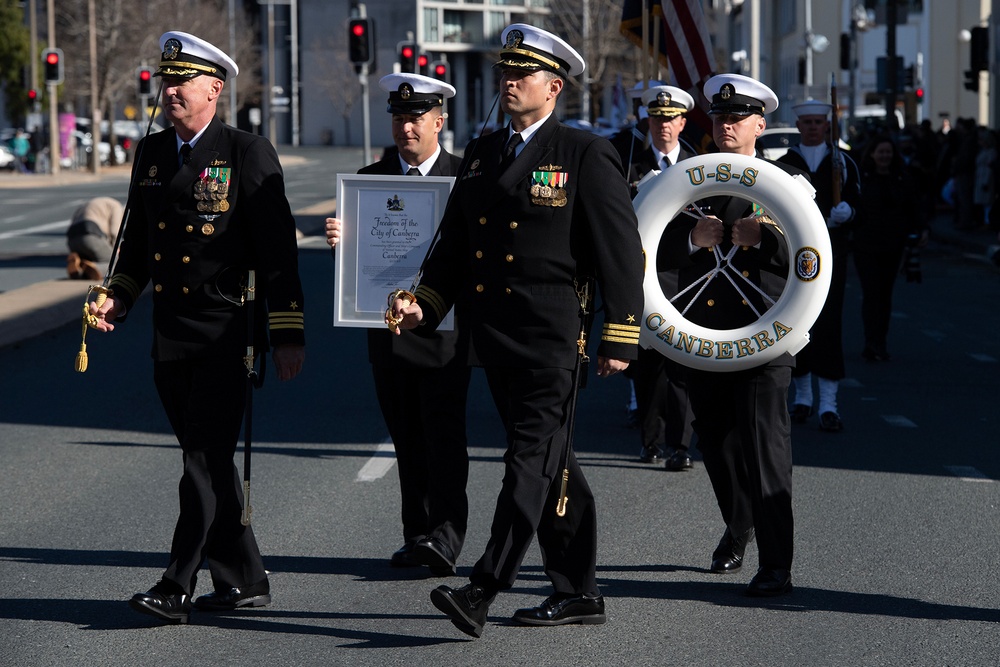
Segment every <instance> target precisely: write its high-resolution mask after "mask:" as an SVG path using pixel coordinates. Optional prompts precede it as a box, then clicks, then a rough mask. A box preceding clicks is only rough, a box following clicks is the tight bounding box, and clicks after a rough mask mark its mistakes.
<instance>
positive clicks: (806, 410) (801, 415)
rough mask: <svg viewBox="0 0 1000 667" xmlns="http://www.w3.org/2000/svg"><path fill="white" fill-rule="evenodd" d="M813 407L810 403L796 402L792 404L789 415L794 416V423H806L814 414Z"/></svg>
mask: <svg viewBox="0 0 1000 667" xmlns="http://www.w3.org/2000/svg"><path fill="white" fill-rule="evenodd" d="M812 413H813V409H812V406H810V405H804V404H802V403H796V404H795V405H793V406H792V409H791V410H789V411H788V416H789V417H791V418H792V423H793V424H805V423H806V421H808V420H809V417H811V416H812Z"/></svg>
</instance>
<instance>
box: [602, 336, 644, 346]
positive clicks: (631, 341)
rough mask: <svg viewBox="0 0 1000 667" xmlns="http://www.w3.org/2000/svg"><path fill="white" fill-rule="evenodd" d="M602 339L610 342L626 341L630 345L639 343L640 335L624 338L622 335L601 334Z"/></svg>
mask: <svg viewBox="0 0 1000 667" xmlns="http://www.w3.org/2000/svg"><path fill="white" fill-rule="evenodd" d="M601 340H604V341H607V342H609V343H626V344H629V345H638V343H639V337H638V336H636V337H635V338H622V337H621V336H607V335H605V336H601Z"/></svg>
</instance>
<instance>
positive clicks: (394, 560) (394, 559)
mask: <svg viewBox="0 0 1000 667" xmlns="http://www.w3.org/2000/svg"><path fill="white" fill-rule="evenodd" d="M414 544H416V542H407V543H406V544H404V545H403V546H401V547H399V548H398V549H396V550H395V551H394V552H392V556H391V557H390V558H389V566H390V567H420V563H418V562H417V561H415V560H413V545H414Z"/></svg>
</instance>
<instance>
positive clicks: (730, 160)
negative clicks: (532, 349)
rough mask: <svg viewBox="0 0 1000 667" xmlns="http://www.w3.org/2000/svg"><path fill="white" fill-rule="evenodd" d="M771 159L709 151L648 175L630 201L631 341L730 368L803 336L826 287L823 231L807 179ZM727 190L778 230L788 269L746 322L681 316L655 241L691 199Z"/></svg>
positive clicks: (797, 346) (701, 364) (797, 344)
mask: <svg viewBox="0 0 1000 667" xmlns="http://www.w3.org/2000/svg"><path fill="white" fill-rule="evenodd" d="M804 185H805V184H803V183H801V182H800V181H799V179H796V178H793V177H792V176H791V175H790V174H788V173H787V172H785V171H784V170H782V169H780V168H779V167H777V166H775V165H773V164H770V163H769V162H766V161H764V160H760V159H758V158H755V157H750V156H746V155H736V154H731V153H713V154H707V155H700V156H697V157H693V158H689V159H687V160H682V161H681V162H678V163H677V164H675V165H673V166H672V167H670V168H669V169H667V170H666V171H664V172H663V173H662V174H660V175H659V176H655V177H654V178H652V179H651V180H650V181H649V182H648V183H646V185H645V186H644V187H641V188H640V190H639V194H638V195H637V196H636V198H635V200H634V201H633V205H634V206H635V212H636V216H637V217H638V219H639V234H640V235H641V236H642V247H643V250H644V253H645V256H646V266H645V278H644V280H643V293H644V297H645V306H644V308H643V319H642V322H641V326H640V334H639V344H640V345H641V346H642V347H644V348H654V349H656V350H657V351H658V352H660V353H661V354H663V355H664V356H666V357H668V358H670V359H673V360H674V361H677V362H679V363H681V364H684V365H685V366H689V367H691V368H697V369H701V370H711V371H736V370H743V369H746V368H751V367H754V366H760V365H763V364H766V363H768V362H769V361H771V360H773V359H775V358H777V357H778V356H780V355H782V354H784V353H786V352H787V353H789V354H795V353H796V352H798V351H799V350H801V349H802V348H803V347H804V346H805V345H806V343H808V342H809V329H810V327H812V325H813V323H814V322H815V321H816V318H817V317H819V313H820V310H822V308H823V303H824V302H825V301H826V295H827V292H828V291H829V289H830V278H831V272H832V268H833V261H832V258H833V255H832V251H831V248H830V235H829V233H828V232H827V229H826V222H825V221H824V219H823V216H822V214H821V213H820V211H819V208H818V207H817V206H816V204H815V203H814V202H813V200H812V193H811V192H809V191H808V189H807V188H809V187H811V186H808V185H805V187H803V186H804ZM717 195H729V196H737V197H742V198H745V199H748V200H750V201H753V202H755V203H757V204H759V205H760V206H762V207H763V208H764V210H765V212H766V213H767V214H768V215H769V216H770V217H771V218H772V219H774V220H775V221H776V222H777V223H778V226H779V227H780V228H781V230H782V231H783V232H784V239H785V242H786V243H787V244H788V250H789V257H790V261H789V272H788V276H787V281H786V283H785V287H784V290H783V291H782V293H781V296H780V297H779V298H778V300H777V301H776V302H775V303H774V304H773V305H772V306H771V307H770V308H769V309H768V310H766V311H764V312H763V313H761V315H760V317H759V318H758V319H757V321H755V322H754V323H752V324H750V325H748V326H745V327H741V328H738V329H726V330H718V329H709V328H707V327H703V326H699V325H697V324H695V323H694V322H691V321H690V320H687V319H686V318H685V317H684V316H683V315H682V314H681V313H680V312H679V311H678V310H677V308H676V307H675V306H674V305H673V304H672V303H671V302H670V299H669V298H668V297H667V296H666V295H665V294H664V293H663V289H662V288H661V287H660V281H659V278H658V276H657V272H656V257H655V254H656V252H657V248H658V247H659V244H660V237H661V236H663V231H664V230H665V229H666V226H667V224H669V223H670V221H671V220H673V219H674V218H675V217H677V216H678V215H679V214H680V213H681V210H682V209H684V208H685V207H687V206H688V205H689V204H691V203H692V202H694V201H696V200H699V199H704V198H705V197H710V196H717Z"/></svg>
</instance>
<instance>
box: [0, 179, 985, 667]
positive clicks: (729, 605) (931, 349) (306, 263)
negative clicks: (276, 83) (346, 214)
mask: <svg viewBox="0 0 1000 667" xmlns="http://www.w3.org/2000/svg"><path fill="white" fill-rule="evenodd" d="M352 171H353V168H352ZM323 176H324V177H325V179H326V180H327V181H329V180H330V178H331V176H330V174H329V173H327V174H325V175H323ZM318 177H319V175H317V178H318ZM5 194H6V193H0V195H3V196H5ZM55 196H56V195H55V194H54V195H53V197H55ZM314 196H315V197H316V201H315V202H314V205H316V206H319V207H321V206H322V202H323V200H325V199H326V198H327V195H321V194H319V193H317V194H316V195H314ZM293 206H294V205H293ZM305 206H306V205H305V204H304V205H302V206H299V207H297V208H305ZM302 227H303V225H300V229H301V228H302ZM300 248H301V263H302V275H303V280H304V283H305V288H306V312H307V338H308V346H307V349H308V352H307V359H306V369H305V371H304V372H303V374H302V375H301V376H300V377H299V378H297V379H296V380H294V381H292V382H290V383H285V384H282V383H278V382H276V381H275V380H274V377H273V374H271V375H270V377H268V379H267V383H266V385H265V387H264V388H263V389H262V390H261V391H260V392H259V393H258V394H257V396H256V398H255V406H256V412H255V418H254V436H255V443H254V451H255V455H254V456H255V464H254V480H253V495H252V502H253V506H254V528H255V531H256V532H257V535H258V539H259V541H260V544H261V549H262V551H263V552H264V554H265V564H266V565H267V567H268V569H269V570H270V572H271V584H272V592H273V596H274V603H273V604H272V605H271V606H269V607H265V608H261V609H258V610H253V611H243V612H238V613H231V614H205V613H198V614H195V615H193V616H192V622H191V625H188V626H159V625H157V624H155V622H153V621H152V620H151V619H149V618H147V617H143V616H140V615H138V614H135V613H134V612H132V611H131V610H130V609H129V608H128V606H127V605H126V604H125V600H127V599H128V598H129V597H130V596H131V595H132V594H133V593H134V592H137V591H140V590H145V589H147V588H148V587H149V586H150V585H152V584H153V583H154V582H155V580H156V579H157V577H158V576H159V574H160V573H161V571H162V569H163V567H164V566H165V564H166V552H167V550H168V548H169V540H170V534H171V531H172V528H173V523H174V520H175V518H176V511H177V500H176V484H177V479H178V476H179V474H180V456H179V452H178V450H177V447H176V444H175V442H174V439H173V437H172V435H171V434H170V432H169V428H168V425H167V423H166V420H165V418H164V417H163V415H162V412H161V410H160V408H159V405H158V401H157V399H156V396H155V392H154V390H153V387H152V382H151V378H150V366H151V364H150V361H149V346H150V340H151V332H150V327H149V319H150V312H149V307H150V304H149V301H148V299H146V300H142V301H140V303H139V304H138V305H137V307H136V308H135V310H134V312H132V313H131V314H130V316H129V320H128V322H127V323H126V324H125V325H124V326H122V327H120V328H119V330H117V331H116V332H114V333H113V334H110V335H104V336H102V335H99V334H97V333H96V332H91V333H90V334H89V335H88V338H87V342H88V352H89V357H90V368H89V370H88V371H87V372H86V373H83V374H80V373H75V372H74V371H73V359H74V356H75V354H76V352H77V349H78V348H79V345H80V326H79V323H78V320H75V321H72V320H71V321H67V323H66V324H65V325H62V326H59V327H56V328H55V329H53V330H52V331H49V332H46V333H43V334H41V335H38V336H36V337H33V338H30V339H28V340H25V341H23V342H19V343H16V344H12V345H8V346H6V347H0V368H3V369H4V376H5V377H4V385H3V386H4V389H3V390H2V400H0V480H2V482H0V507H2V508H3V512H2V513H0V638H2V639H0V665H4V666H6V665H80V664H85V665H91V664H92V665H133V664H171V665H196V664H198V665H201V664H227V665H228V664H251V665H262V664H267V665H352V666H353V665H379V666H388V665H412V664H435V665H529V664H530V665H588V666H591V665H699V666H700V665H705V666H714V665H732V664H739V665H768V666H789V667H791V666H799V665H830V666H840V665H852V666H853V665H865V666H882V665H921V666H922V665H928V666H930V665H970V666H971V665H977V666H978V665H997V664H1000V657H998V656H1000V599H998V598H1000V568H998V565H1000V563H998V557H997V554H998V553H1000V484H998V480H1000V457H998V456H997V454H996V451H997V449H996V448H997V444H998V439H997V436H996V433H997V432H998V427H1000V414H998V411H997V408H996V402H997V401H996V397H997V391H996V386H997V378H996V373H997V370H998V366H997V360H998V358H1000V349H998V347H1000V343H998V339H997V337H996V331H997V330H998V328H1000V312H998V309H997V307H996V304H997V303H1000V280H998V274H997V273H996V271H995V270H994V269H993V268H992V267H990V266H989V265H988V264H985V263H983V262H981V261H976V260H975V259H973V258H970V257H968V256H966V255H963V254H962V253H961V252H959V251H958V250H956V249H954V248H951V247H947V246H944V245H940V244H937V243H935V244H933V245H932V246H931V247H930V248H928V249H927V250H926V251H925V253H924V267H923V268H924V282H923V283H922V284H920V285H916V284H906V283H902V282H901V283H900V284H899V285H898V286H897V291H896V295H897V302H896V307H895V312H894V317H893V323H892V332H891V334H890V350H891V351H892V353H893V359H892V361H890V362H888V363H884V364H868V363H865V362H863V361H862V360H861V359H860V356H859V353H860V348H861V344H860V325H859V322H858V310H859V300H860V294H859V291H858V288H857V283H856V280H854V279H853V275H852V276H851V282H850V284H849V286H848V296H847V308H846V311H845V313H846V318H847V324H846V334H847V335H846V339H847V340H848V341H849V344H848V349H847V351H848V375H849V377H848V379H847V380H845V381H844V383H843V387H842V389H841V392H840V407H841V413H842V415H843V417H844V419H845V421H846V423H847V429H846V430H845V431H844V432H843V433H841V434H837V435H831V434H827V433H822V432H820V431H819V429H818V425H817V423H816V422H815V419H814V420H813V421H812V422H810V423H809V424H807V425H804V426H796V427H795V429H794V432H793V446H794V452H795V461H796V468H795V497H794V507H795V513H796V560H795V565H794V570H793V579H794V582H795V586H796V589H795V592H794V593H793V594H792V595H790V596H787V597H784V598H778V599H776V600H772V601H759V600H753V599H749V598H746V597H744V596H743V595H742V591H743V588H744V586H745V585H746V583H747V581H749V578H750V576H751V574H752V573H753V571H754V570H755V569H756V551H755V550H754V549H753V548H751V549H750V550H749V551H748V557H747V561H746V565H745V566H744V571H743V572H741V573H737V574H733V575H728V576H717V575H712V574H710V573H709V572H708V571H707V567H708V562H709V556H710V553H711V551H712V549H713V548H714V546H715V543H716V542H717V540H718V538H719V536H720V535H721V533H722V526H721V525H720V519H719V513H718V509H717V507H716V506H715V501H714V498H713V496H712V491H711V488H710V485H709V482H708V479H707V477H706V475H705V472H704V467H703V465H702V464H701V463H700V462H696V467H695V469H694V470H693V471H691V472H688V473H666V472H664V471H661V470H656V469H654V468H652V467H649V466H644V465H642V464H640V463H638V462H637V461H636V460H635V457H634V455H635V453H636V450H637V446H638V435H637V434H636V432H634V431H629V430H627V429H626V428H624V425H623V416H624V414H623V408H624V403H625V400H626V397H627V387H626V384H625V382H624V380H623V379H622V378H621V377H617V378H612V379H610V380H602V379H598V378H596V377H592V378H591V382H590V386H589V387H588V388H587V389H586V390H585V392H584V393H583V394H582V395H581V402H580V413H579V422H578V425H577V449H578V451H579V453H580V458H581V461H582V462H583V465H584V468H585V471H586V474H587V476H588V480H589V482H590V485H591V487H592V488H593V489H594V491H595V494H596V496H597V498H598V507H599V511H600V517H599V521H600V526H601V533H600V548H599V554H598V562H599V573H598V575H599V582H600V585H601V586H602V590H603V592H604V594H605V596H606V598H607V607H608V616H609V621H608V623H607V624H606V625H603V626H587V627H573V626H570V627H562V628H522V627H518V626H514V625H512V624H511V623H510V620H509V619H510V615H511V614H512V613H513V612H514V610H516V609H517V608H519V607H521V606H528V605H533V604H536V603H537V602H538V601H539V600H540V599H541V598H542V597H543V596H545V595H547V594H548V592H549V589H548V585H547V580H546V577H545V575H544V573H543V572H542V570H541V563H540V558H539V555H538V552H537V549H535V548H532V549H531V550H529V553H528V557H527V559H526V561H525V564H524V567H523V569H522V572H521V576H520V578H519V580H518V582H517V584H516V586H515V588H514V589H513V590H512V591H510V592H507V593H504V594H501V595H500V596H499V597H498V598H497V600H496V602H495V603H494V605H493V606H492V608H491V614H490V619H489V624H488V626H487V628H486V631H485V633H484V636H483V637H482V638H481V639H479V640H475V641H473V640H470V639H469V638H467V637H466V636H465V635H463V634H461V633H460V632H458V631H457V630H455V629H454V628H453V627H452V625H451V624H450V623H449V622H448V621H446V620H444V619H443V617H441V616H440V614H439V613H438V612H437V611H436V610H435V609H434V607H433V606H432V605H431V603H430V601H429V599H428V593H429V592H430V590H431V589H432V588H433V587H434V586H436V585H438V584H439V583H441V582H442V581H446V582H448V583H450V584H453V585H460V584H461V583H462V581H463V580H462V577H461V576H459V577H455V578H450V579H445V580H441V579H436V578H428V577H425V576H423V575H421V574H419V573H411V572H408V571H404V572H400V571H398V570H392V569H390V568H389V567H388V565H387V559H388V556H389V555H390V554H391V553H392V551H393V550H395V549H396V548H397V547H398V546H399V542H400V536H399V518H398V516H399V506H398V505H399V493H398V484H397V480H396V471H395V468H394V466H393V465H392V459H391V453H390V452H386V451H385V444H384V443H385V441H386V433H385V431H384V427H383V425H382V423H381V419H380V416H379V413H378V409H377V406H376V403H375V400H374V391H373V388H372V384H371V379H370V373H369V370H368V366H367V362H366V354H365V351H364V332H363V331H361V330H360V329H340V328H337V329H335V328H333V327H332V326H331V322H332V296H331V295H332V282H333V262H332V261H331V259H330V255H329V253H328V252H327V250H326V249H325V246H323V244H322V241H321V239H320V238H319V237H318V236H309V235H307V236H306V238H305V239H303V242H302V244H301V246H300ZM3 270H4V265H3V263H2V262H0V273H2V271H3ZM469 423H470V434H469V435H470V443H471V450H470V453H471V457H472V465H471V473H470V481H469V487H468V488H469V495H470V503H471V518H470V531H469V535H468V539H467V544H466V550H465V552H464V553H463V554H461V556H460V559H459V574H460V575H467V574H468V572H469V571H470V569H471V566H472V564H473V563H474V562H475V559H476V558H477V557H478V556H479V553H480V551H481V549H482V547H483V545H484V544H485V541H486V538H487V533H488V528H489V522H490V517H491V515H492V508H493V502H494V499H495V496H496V493H497V491H498V489H499V483H500V477H501V474H502V461H501V456H502V442H503V437H502V433H501V430H500V427H499V423H498V421H497V419H496V417H495V415H494V412H493V409H492V407H491V405H490V403H489V400H488V398H487V395H486V391H485V388H484V383H483V381H482V377H481V374H480V373H478V372H477V373H474V386H473V392H472V397H471V401H470V415H469ZM207 589H208V582H207V580H203V582H202V584H201V586H200V588H199V592H204V591H205V590H207Z"/></svg>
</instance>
